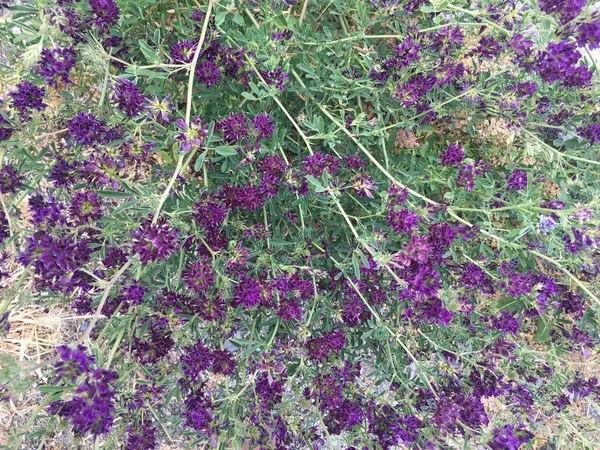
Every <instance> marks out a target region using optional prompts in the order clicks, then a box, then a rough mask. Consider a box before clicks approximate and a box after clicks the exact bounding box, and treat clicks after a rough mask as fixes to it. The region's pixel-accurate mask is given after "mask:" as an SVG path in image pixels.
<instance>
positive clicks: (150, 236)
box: [131, 218, 179, 264]
mask: <svg viewBox="0 0 600 450" xmlns="http://www.w3.org/2000/svg"><path fill="white" fill-rule="evenodd" d="M131 236H132V237H133V245H132V248H133V251H134V252H135V253H137V254H138V255H139V256H140V259H141V261H142V262H143V263H144V264H148V263H149V262H156V261H159V260H161V259H167V258H168V257H169V256H170V255H171V254H172V253H173V252H174V251H175V250H176V246H177V244H178V241H179V231H177V230H176V229H175V228H173V227H171V226H170V225H169V224H168V223H167V221H166V219H164V218H163V219H160V220H159V221H158V223H152V222H151V221H150V220H148V221H146V222H144V223H143V224H142V225H140V228H139V229H138V230H137V231H134V232H133V233H131Z"/></svg>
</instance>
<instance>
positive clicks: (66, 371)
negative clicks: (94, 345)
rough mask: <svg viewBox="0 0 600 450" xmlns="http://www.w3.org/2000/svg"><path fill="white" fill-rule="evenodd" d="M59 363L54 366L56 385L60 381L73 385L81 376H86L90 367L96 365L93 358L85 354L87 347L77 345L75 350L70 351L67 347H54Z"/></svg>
mask: <svg viewBox="0 0 600 450" xmlns="http://www.w3.org/2000/svg"><path fill="white" fill-rule="evenodd" d="M56 350H57V351H58V355H59V356H60V359H61V360H60V361H59V362H57V363H56V364H54V370H55V372H56V383H58V382H59V381H60V380H61V379H63V378H65V379H66V380H68V381H70V382H71V383H74V382H75V380H77V378H78V377H79V376H80V375H82V374H88V373H89V372H90V370H91V369H90V368H91V366H92V365H94V364H95V363H96V360H95V359H94V357H93V356H90V355H88V354H87V347H84V346H83V345H78V346H77V348H75V349H71V348H70V347H68V346H67V345H61V346H59V347H56Z"/></svg>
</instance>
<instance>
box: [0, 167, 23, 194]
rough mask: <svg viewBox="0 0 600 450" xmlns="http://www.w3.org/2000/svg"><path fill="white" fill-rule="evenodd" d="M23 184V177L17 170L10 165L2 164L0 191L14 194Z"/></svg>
mask: <svg viewBox="0 0 600 450" xmlns="http://www.w3.org/2000/svg"><path fill="white" fill-rule="evenodd" d="M22 186H23V177H22V176H21V175H20V174H19V171H18V170H17V169H16V168H15V167H13V166H10V165H4V167H2V169H0V193H2V194H14V193H15V192H17V191H18V190H19V189H21V187H22Z"/></svg>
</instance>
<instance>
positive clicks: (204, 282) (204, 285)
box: [181, 256, 215, 295]
mask: <svg viewBox="0 0 600 450" xmlns="http://www.w3.org/2000/svg"><path fill="white" fill-rule="evenodd" d="M181 279H182V280H183V283H184V284H185V286H186V287H187V288H188V289H189V290H191V291H192V292H194V293H195V294H202V295H206V294H208V291H209V290H210V288H212V287H213V285H214V283H215V273H214V270H213V265H212V262H211V261H210V259H209V258H208V257H207V256H202V257H200V258H199V259H198V260H197V261H194V262H193V263H191V264H190V265H189V266H188V267H187V269H186V270H185V271H184V272H183V275H182V277H181Z"/></svg>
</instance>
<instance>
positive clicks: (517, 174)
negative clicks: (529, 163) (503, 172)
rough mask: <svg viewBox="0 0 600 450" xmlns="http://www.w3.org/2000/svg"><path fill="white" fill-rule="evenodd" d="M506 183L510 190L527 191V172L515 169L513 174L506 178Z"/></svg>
mask: <svg viewBox="0 0 600 450" xmlns="http://www.w3.org/2000/svg"><path fill="white" fill-rule="evenodd" d="M506 183H507V187H508V189H513V190H515V191H517V190H520V189H525V188H526V187H527V172H525V171H524V170H520V169H515V170H513V172H512V173H511V174H510V175H508V176H507V177H506Z"/></svg>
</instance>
